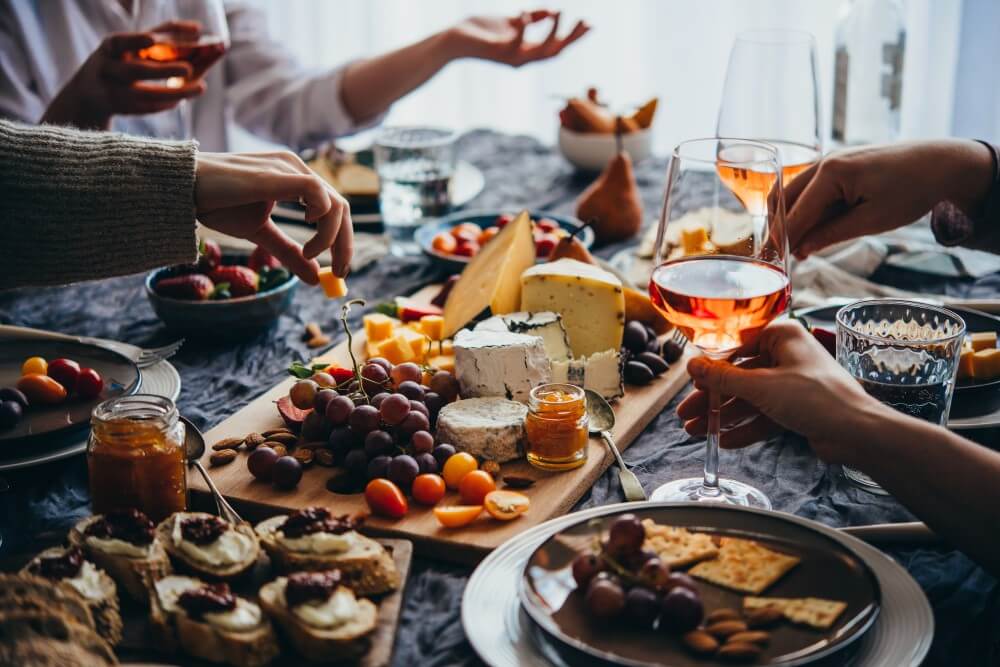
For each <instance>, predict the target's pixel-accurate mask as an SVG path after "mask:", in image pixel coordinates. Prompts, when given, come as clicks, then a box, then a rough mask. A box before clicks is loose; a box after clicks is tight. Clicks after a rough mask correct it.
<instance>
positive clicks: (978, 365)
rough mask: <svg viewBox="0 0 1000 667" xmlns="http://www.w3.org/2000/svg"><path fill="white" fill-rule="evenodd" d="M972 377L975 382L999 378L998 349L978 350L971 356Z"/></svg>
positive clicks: (999, 361)
mask: <svg viewBox="0 0 1000 667" xmlns="http://www.w3.org/2000/svg"><path fill="white" fill-rule="evenodd" d="M972 375H973V377H975V378H976V379H977V380H993V379H996V378H998V377H1000V349H997V348H995V347H994V348H992V349H989V350H979V351H977V352H973V354H972Z"/></svg>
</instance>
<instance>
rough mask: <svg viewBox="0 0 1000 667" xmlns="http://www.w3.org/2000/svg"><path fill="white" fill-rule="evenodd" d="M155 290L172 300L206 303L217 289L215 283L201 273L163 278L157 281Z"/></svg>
mask: <svg viewBox="0 0 1000 667" xmlns="http://www.w3.org/2000/svg"><path fill="white" fill-rule="evenodd" d="M153 289H154V290H155V291H156V293H157V294H159V295H160V296H165V297H168V298H171V299H187V300H191V301H204V300H205V299H207V298H208V295H209V294H211V293H212V290H214V289H215V283H213V282H212V280H211V279H210V278H209V277H208V276H204V275H202V274H200V273H189V274H188V275H186V276H174V277H172V278H163V279H161V280H159V281H157V283H156V285H154V286H153Z"/></svg>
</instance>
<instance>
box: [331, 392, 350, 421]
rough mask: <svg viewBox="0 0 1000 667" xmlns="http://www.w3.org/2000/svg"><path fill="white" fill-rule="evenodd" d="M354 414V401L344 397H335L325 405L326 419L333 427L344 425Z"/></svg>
mask: <svg viewBox="0 0 1000 667" xmlns="http://www.w3.org/2000/svg"><path fill="white" fill-rule="evenodd" d="M352 412H354V401H352V400H351V399H349V398H347V397H346V396H336V397H334V398H331V399H330V402H329V403H327V404H326V419H327V421H329V422H330V423H331V424H333V425H334V426H340V425H341V424H346V423H347V420H348V419H349V418H350V416H351V413H352Z"/></svg>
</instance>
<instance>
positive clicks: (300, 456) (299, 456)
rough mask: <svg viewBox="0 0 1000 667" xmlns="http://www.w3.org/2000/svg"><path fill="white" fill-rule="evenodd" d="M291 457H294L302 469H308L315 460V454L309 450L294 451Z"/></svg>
mask: <svg viewBox="0 0 1000 667" xmlns="http://www.w3.org/2000/svg"><path fill="white" fill-rule="evenodd" d="M292 456H294V457H295V460H296V461H298V462H299V463H301V464H302V467H303V468H308V467H309V466H311V465H312V462H313V459H314V458H315V454H314V453H313V450H311V449H301V448H299V449H296V450H295V451H294V452H293V453H292Z"/></svg>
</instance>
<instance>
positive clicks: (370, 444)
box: [365, 431, 396, 459]
mask: <svg viewBox="0 0 1000 667" xmlns="http://www.w3.org/2000/svg"><path fill="white" fill-rule="evenodd" d="M395 448H396V446H395V445H394V444H393V442H392V436H391V435H390V434H388V433H386V432H385V431H372V432H371V433H369V434H368V435H366V436H365V454H366V455H367V456H368V458H369V459H373V458H375V457H376V456H382V455H388V454H391V453H392V452H393V450H394V449H395Z"/></svg>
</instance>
